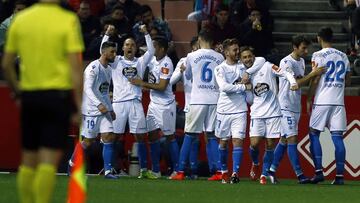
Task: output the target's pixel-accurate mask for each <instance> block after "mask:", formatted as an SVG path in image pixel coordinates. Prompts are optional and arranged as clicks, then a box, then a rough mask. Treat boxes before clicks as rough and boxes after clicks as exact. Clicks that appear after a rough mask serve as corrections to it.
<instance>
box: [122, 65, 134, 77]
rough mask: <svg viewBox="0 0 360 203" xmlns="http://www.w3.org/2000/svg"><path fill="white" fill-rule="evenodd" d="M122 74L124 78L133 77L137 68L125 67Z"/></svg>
mask: <svg viewBox="0 0 360 203" xmlns="http://www.w3.org/2000/svg"><path fill="white" fill-rule="evenodd" d="M122 74H123V75H124V76H125V77H126V78H134V77H135V76H136V75H137V69H136V68H135V67H125V68H124V69H123V71H122Z"/></svg>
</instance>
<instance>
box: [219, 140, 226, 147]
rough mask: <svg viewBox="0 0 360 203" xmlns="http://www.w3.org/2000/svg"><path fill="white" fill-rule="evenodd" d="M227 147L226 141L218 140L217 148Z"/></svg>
mask: <svg viewBox="0 0 360 203" xmlns="http://www.w3.org/2000/svg"><path fill="white" fill-rule="evenodd" d="M227 145H228V140H220V142H219V148H222V149H224V148H226V147H227Z"/></svg>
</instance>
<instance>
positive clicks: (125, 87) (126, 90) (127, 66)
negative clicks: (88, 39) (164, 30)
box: [103, 35, 155, 103]
mask: <svg viewBox="0 0 360 203" xmlns="http://www.w3.org/2000/svg"><path fill="white" fill-rule="evenodd" d="M108 38H109V37H108V36H106V35H105V36H104V38H103V41H107V40H108ZM145 40H146V46H147V51H146V52H145V54H144V55H143V56H141V57H139V58H136V57H135V58H134V59H133V60H131V61H130V60H127V59H126V58H125V57H124V56H116V58H115V61H114V63H112V76H113V85H114V90H113V102H114V103H117V102H123V101H129V100H133V99H138V100H141V98H142V89H141V87H139V86H136V85H132V84H131V83H130V82H129V80H128V79H130V78H135V77H139V78H141V79H142V78H143V77H144V72H145V69H146V67H147V65H148V64H149V63H150V61H151V60H152V58H153V56H154V53H155V49H154V46H153V43H152V40H151V37H150V35H145Z"/></svg>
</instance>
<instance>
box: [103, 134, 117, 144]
mask: <svg viewBox="0 0 360 203" xmlns="http://www.w3.org/2000/svg"><path fill="white" fill-rule="evenodd" d="M101 139H102V141H103V142H104V143H111V142H115V135H114V134H113V133H104V134H102V135H101Z"/></svg>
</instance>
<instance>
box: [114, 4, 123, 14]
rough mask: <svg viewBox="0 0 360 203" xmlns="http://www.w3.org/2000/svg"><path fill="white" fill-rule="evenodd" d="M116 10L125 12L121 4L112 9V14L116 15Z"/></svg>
mask: <svg viewBox="0 0 360 203" xmlns="http://www.w3.org/2000/svg"><path fill="white" fill-rule="evenodd" d="M116 10H122V11H124V6H123V5H121V4H116V5H115V6H114V7H113V8H112V9H111V13H114V11H116Z"/></svg>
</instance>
